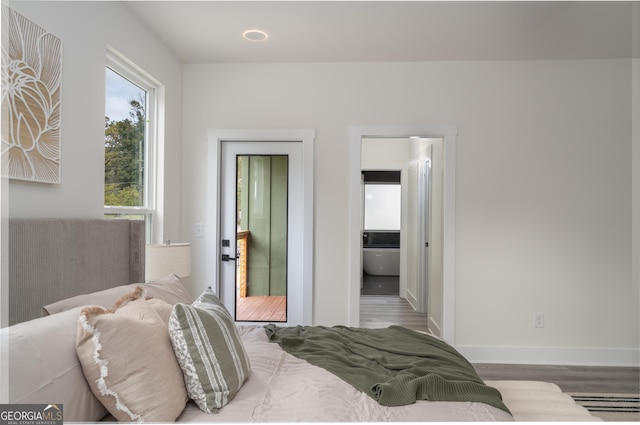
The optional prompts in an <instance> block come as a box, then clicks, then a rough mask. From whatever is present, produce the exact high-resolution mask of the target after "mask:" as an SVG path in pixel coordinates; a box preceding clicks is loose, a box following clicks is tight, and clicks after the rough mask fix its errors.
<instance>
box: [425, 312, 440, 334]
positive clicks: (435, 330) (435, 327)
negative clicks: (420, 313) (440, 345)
mask: <svg viewBox="0 0 640 425" xmlns="http://www.w3.org/2000/svg"><path fill="white" fill-rule="evenodd" d="M427 327H428V329H429V331H430V332H431V333H432V334H433V335H435V336H437V337H438V338H442V330H441V329H440V326H439V325H438V324H437V323H436V322H434V321H433V317H431V316H429V320H428V322H427Z"/></svg>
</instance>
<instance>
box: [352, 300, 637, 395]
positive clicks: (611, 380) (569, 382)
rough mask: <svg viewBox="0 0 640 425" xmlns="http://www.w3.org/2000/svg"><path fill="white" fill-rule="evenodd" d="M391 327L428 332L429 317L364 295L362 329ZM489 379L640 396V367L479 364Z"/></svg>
mask: <svg viewBox="0 0 640 425" xmlns="http://www.w3.org/2000/svg"><path fill="white" fill-rule="evenodd" d="M391 324H396V325H401V326H405V327H408V328H410V329H415V330H420V331H427V315H426V314H419V313H416V312H415V311H414V310H413V308H412V307H411V305H410V304H409V303H408V302H407V301H406V300H404V299H402V298H400V297H398V296H381V295H371V296H361V297H360V326H361V327H364V328H378V327H387V326H389V325H391ZM474 367H475V368H476V371H477V372H478V375H480V377H481V378H482V379H486V380H532V381H545V382H553V383H555V384H557V385H558V386H559V387H560V388H561V389H562V390H563V391H565V392H583V393H618V394H640V368H637V367H591V366H563V365H557V366H549V365H514V364H475V365H474Z"/></svg>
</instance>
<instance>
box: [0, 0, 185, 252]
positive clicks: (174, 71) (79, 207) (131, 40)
mask: <svg viewBox="0 0 640 425" xmlns="http://www.w3.org/2000/svg"><path fill="white" fill-rule="evenodd" d="M6 4H8V5H9V6H10V7H12V8H13V9H15V10H16V11H17V12H19V13H21V14H22V15H24V16H25V17H26V18H27V19H29V20H31V21H33V22H35V23H36V24H37V25H39V26H41V27H43V28H45V29H47V30H48V31H50V32H51V33H52V34H54V35H56V36H57V37H59V38H60V39H62V49H63V66H62V68H63V78H62V131H61V133H62V142H61V148H62V159H61V170H62V183H61V184H59V185H49V184H35V183H28V182H19V181H11V182H10V183H9V189H8V192H9V195H8V201H7V200H6V198H5V199H3V201H7V202H8V204H9V215H10V216H11V217H83V218H100V217H102V214H103V205H104V202H103V196H104V195H103V183H104V114H105V110H104V108H105V66H106V51H107V46H111V47H112V48H114V49H115V50H117V51H119V52H120V53H121V54H123V55H124V56H126V57H127V58H128V59H130V60H132V61H133V62H135V63H136V64H137V65H138V66H140V67H141V68H142V69H143V70H145V71H146V72H148V73H149V74H150V75H152V76H153V77H154V78H156V79H157V80H159V81H160V82H161V83H162V84H163V85H164V87H165V91H164V97H165V105H166V106H165V108H166V109H165V115H166V120H165V126H164V128H163V129H162V130H163V131H164V135H165V141H166V143H165V152H164V153H165V157H166V160H165V164H164V173H165V177H166V183H165V192H164V194H163V195H164V199H165V203H164V215H163V216H164V229H163V230H164V238H168V239H172V240H180V238H181V235H180V213H181V205H180V202H181V197H180V174H181V169H180V166H181V155H182V150H181V137H182V63H181V62H180V61H179V60H178V59H177V57H176V56H175V55H174V54H173V53H171V52H170V51H169V50H167V49H166V48H165V47H164V46H163V45H162V44H160V43H159V42H158V41H157V39H156V38H155V37H154V36H153V35H151V34H150V33H149V31H147V30H146V28H145V27H144V26H143V25H141V24H140V22H138V21H137V20H135V19H134V18H133V17H132V15H131V13H130V12H129V10H128V9H127V8H126V7H125V6H124V5H122V4H120V3H118V2H57V1H56V2H47V1H44V2H40V1H13V2H7V3H6Z"/></svg>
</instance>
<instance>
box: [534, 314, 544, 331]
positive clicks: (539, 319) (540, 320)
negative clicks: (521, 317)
mask: <svg viewBox="0 0 640 425" xmlns="http://www.w3.org/2000/svg"><path fill="white" fill-rule="evenodd" d="M533 327H534V328H544V313H535V314H534V315H533Z"/></svg>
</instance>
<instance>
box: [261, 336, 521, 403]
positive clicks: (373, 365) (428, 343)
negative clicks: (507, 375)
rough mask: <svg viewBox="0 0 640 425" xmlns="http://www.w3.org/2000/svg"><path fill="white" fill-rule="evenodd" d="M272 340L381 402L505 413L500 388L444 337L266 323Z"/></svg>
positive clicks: (287, 350)
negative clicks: (465, 405) (448, 404)
mask: <svg viewBox="0 0 640 425" xmlns="http://www.w3.org/2000/svg"><path fill="white" fill-rule="evenodd" d="M265 330H266V332H267V335H268V337H269V340H270V341H271V342H275V343H278V344H279V345H280V346H281V347H282V349H283V350H285V351H286V352H288V353H290V354H292V355H293V356H295V357H298V358H300V359H303V360H306V361H307V362H309V363H311V364H313V365H316V366H319V367H322V368H324V369H326V370H328V371H329V372H332V373H333V374H335V375H336V376H338V377H339V378H341V379H342V380H344V381H346V382H347V383H349V384H351V385H352V386H353V387H355V388H356V389H358V390H360V391H362V392H364V393H365V394H367V395H369V396H370V397H372V398H373V399H374V400H376V401H377V402H378V403H379V404H380V405H382V406H402V405H407V404H411V403H414V402H415V401H416V400H431V401H470V402H480V403H485V404H488V405H490V406H494V407H497V408H498V409H502V410H504V411H505V412H508V413H510V412H509V409H508V408H507V407H506V406H505V405H504V403H503V402H502V396H501V395H500V392H498V390H496V389H495V388H492V387H489V386H487V385H485V384H484V382H483V381H482V379H480V377H479V376H478V374H477V373H476V371H475V369H474V368H473V366H472V365H471V364H470V363H469V362H468V361H467V360H466V359H465V358H464V357H462V355H460V353H458V352H457V351H456V350H455V349H454V348H453V347H451V346H450V345H448V344H447V343H445V342H444V341H442V340H440V339H438V338H435V337H433V336H431V335H427V334H423V333H420V332H416V331H413V330H410V329H407V328H404V327H401V326H390V327H388V328H384V329H362V328H349V327H344V326H335V327H330V328H329V327H324V326H296V327H285V328H281V327H277V326H275V325H267V326H265Z"/></svg>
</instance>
